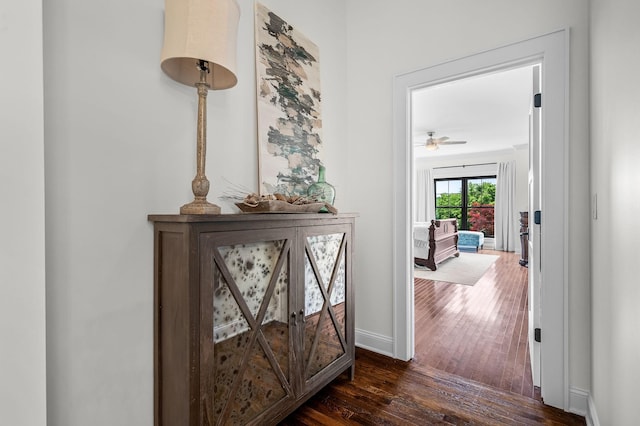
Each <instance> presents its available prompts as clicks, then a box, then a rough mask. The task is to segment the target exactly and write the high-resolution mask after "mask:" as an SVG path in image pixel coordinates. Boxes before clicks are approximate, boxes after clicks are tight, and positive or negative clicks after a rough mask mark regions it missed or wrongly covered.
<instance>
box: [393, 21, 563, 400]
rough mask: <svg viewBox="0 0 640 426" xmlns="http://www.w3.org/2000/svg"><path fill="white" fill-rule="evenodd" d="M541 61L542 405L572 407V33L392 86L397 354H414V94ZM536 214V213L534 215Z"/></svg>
mask: <svg viewBox="0 0 640 426" xmlns="http://www.w3.org/2000/svg"><path fill="white" fill-rule="evenodd" d="M536 62H539V63H541V64H542V93H543V101H542V102H543V104H542V105H543V108H542V123H543V126H542V150H541V151H542V152H541V159H542V167H543V173H542V179H541V186H542V225H541V230H542V235H544V238H543V240H542V242H541V251H542V255H541V259H540V260H541V262H542V265H543V271H542V274H541V282H542V295H541V296H542V297H541V299H542V300H541V306H542V318H541V328H542V345H541V346H542V347H541V364H542V373H541V391H542V397H543V399H544V402H545V403H546V404H548V405H551V406H554V407H558V408H561V409H565V410H566V409H568V402H569V387H568V384H569V378H568V374H569V368H568V342H569V339H568V297H567V294H568V271H567V268H566V265H567V259H568V255H567V241H568V227H567V212H568V201H567V197H566V196H565V194H567V193H568V191H567V187H568V155H567V152H568V124H567V123H568V116H569V115H568V107H569V102H568V99H569V66H568V62H569V31H568V30H560V31H556V32H553V33H550V34H546V35H543V36H540V37H536V38H532V39H529V40H525V41H522V42H518V43H514V44H510V45H507V46H504V47H500V48H497V49H493V50H489V51H486V52H482V53H478V54H475V55H472V56H468V57H465V58H461V59H458V60H454V61H450V62H446V63H443V64H439V65H436V66H433V67H429V68H425V69H421V70H417V71H414V72H410V73H407V74H402V75H399V76H397V77H396V78H395V79H394V90H393V140H392V141H393V155H394V158H393V168H394V171H393V180H394V182H393V193H394V195H393V199H394V201H393V204H394V205H393V227H394V228H393V295H394V302H393V304H394V311H393V321H394V324H393V354H394V356H395V357H396V358H399V359H403V360H409V359H411V358H412V357H413V355H414V311H413V309H414V306H413V303H414V300H413V281H412V279H411V278H412V267H413V261H412V257H413V244H412V235H411V232H412V227H413V224H412V212H413V199H412V192H413V187H412V186H413V174H414V170H413V144H412V143H411V133H410V129H411V122H410V121H411V119H410V103H411V91H412V90H414V89H417V88H421V87H427V86H432V85H437V84H441V83H445V82H448V81H454V80H458V79H461V78H466V77H471V76H474V75H479V74H485V73H488V72H491V71H499V70H502V69H508V68H513V67H517V66H521V65H528V64H532V63H536ZM531 219H533V218H531Z"/></svg>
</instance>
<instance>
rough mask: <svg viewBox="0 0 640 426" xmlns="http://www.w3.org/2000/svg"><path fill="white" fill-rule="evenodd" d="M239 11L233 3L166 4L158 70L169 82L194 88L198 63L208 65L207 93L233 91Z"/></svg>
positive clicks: (182, 0)
mask: <svg viewBox="0 0 640 426" xmlns="http://www.w3.org/2000/svg"><path fill="white" fill-rule="evenodd" d="M239 19H240V8H239V7H238V4H237V3H236V1H235V0H166V1H165V28H164V45H163V48H162V53H161V67H162V70H163V71H164V72H165V73H166V74H167V75H168V76H169V77H171V78H172V79H174V80H176V81H178V82H180V83H183V84H186V85H188V86H195V84H196V83H198V82H199V81H200V77H201V76H200V70H199V68H198V67H197V66H196V65H197V62H198V61H201V60H202V61H207V62H209V69H210V72H209V73H207V76H206V82H207V85H208V86H209V89H212V90H219V89H228V88H230V87H233V86H235V85H236V83H237V82H238V79H237V78H236V49H237V46H236V41H237V38H238V21H239Z"/></svg>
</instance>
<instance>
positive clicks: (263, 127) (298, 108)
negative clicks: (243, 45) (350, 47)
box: [255, 3, 322, 195]
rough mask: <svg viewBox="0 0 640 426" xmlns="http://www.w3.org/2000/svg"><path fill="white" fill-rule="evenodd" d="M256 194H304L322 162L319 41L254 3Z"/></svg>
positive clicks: (313, 180)
mask: <svg viewBox="0 0 640 426" xmlns="http://www.w3.org/2000/svg"><path fill="white" fill-rule="evenodd" d="M255 13H256V15H255V27H256V76H257V100H258V102H257V104H258V105H257V106H258V147H259V155H258V160H259V161H258V162H259V179H260V194H261V195H266V194H274V193H281V194H285V195H303V194H306V191H307V187H308V186H309V185H311V184H312V183H314V182H315V176H317V175H318V168H319V166H320V165H322V162H321V155H320V154H321V148H322V138H321V130H322V119H321V115H320V103H321V98H320V69H319V59H318V47H317V46H316V45H315V44H314V43H312V42H311V41H309V40H308V39H307V38H306V37H305V36H304V35H303V34H301V33H300V32H299V31H298V30H296V29H295V28H294V27H293V26H292V25H291V24H289V23H287V22H286V21H284V20H283V19H282V18H280V17H279V16H277V15H276V14H274V13H273V12H271V11H269V10H268V9H267V8H266V7H264V6H263V5H261V4H259V3H256V9H255Z"/></svg>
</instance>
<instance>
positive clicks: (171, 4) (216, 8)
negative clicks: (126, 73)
mask: <svg viewBox="0 0 640 426" xmlns="http://www.w3.org/2000/svg"><path fill="white" fill-rule="evenodd" d="M239 19H240V8H239V7H238V4H237V3H236V1H235V0H166V1H165V21H164V22H165V27H164V45H163V47H162V53H161V67H162V70H163V71H164V72H165V73H166V74H167V75H168V76H169V77H171V78H172V79H174V80H175V81H177V82H179V83H183V84H186V85H187V86H195V87H196V88H197V90H198V131H197V154H196V167H197V172H196V177H195V178H194V179H193V181H192V182H191V188H192V190H193V195H194V197H195V198H194V200H193V201H192V202H191V203H189V204H185V205H183V206H182V207H181V208H180V214H219V213H220V207H219V206H217V205H215V204H212V203H209V202H208V201H207V194H208V193H209V180H208V179H207V177H206V175H205V162H206V157H207V154H206V152H207V92H208V91H209V90H222V89H228V88H230V87H233V86H235V85H236V83H237V82H238V79H237V77H236V40H237V34H238V21H239Z"/></svg>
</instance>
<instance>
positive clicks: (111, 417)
mask: <svg viewBox="0 0 640 426" xmlns="http://www.w3.org/2000/svg"><path fill="white" fill-rule="evenodd" d="M44 3H45V4H44V40H45V46H44V51H45V62H44V63H45V70H46V71H45V131H46V135H47V149H46V156H45V163H46V183H47V187H46V207H47V222H46V226H47V228H46V229H47V233H46V237H47V243H46V244H47V245H46V247H47V256H48V267H47V280H48V292H47V310H48V312H47V332H48V350H47V361H48V363H49V372H50V374H49V380H48V391H49V393H48V395H49V400H48V403H49V412H48V420H49V424H51V425H53V426H57V425H65V426H85V425H89V424H91V425H95V426H99V425H136V426H138V425H151V424H152V423H153V334H152V333H153V324H152V319H153V316H152V312H153V258H152V254H153V253H152V251H153V242H152V226H151V224H149V223H148V222H147V214H150V213H177V212H178V209H179V207H180V205H182V204H184V203H186V202H189V201H191V200H192V198H193V195H192V194H191V180H192V178H193V176H194V175H195V140H196V135H195V134H196V108H197V102H196V92H195V89H190V88H188V87H186V86H182V85H180V84H178V83H175V82H174V81H172V80H170V79H169V78H168V77H167V76H165V75H164V74H163V73H162V71H161V70H160V65H159V58H160V48H161V43H162V34H163V31H162V27H163V7H164V5H163V2H162V1H161V0H139V1H134V2H132V1H130V0H112V1H107V2H105V1H97V0H86V1H81V2H78V1H75V0H48V1H46V2H44ZM239 4H240V7H241V11H242V16H241V21H240V30H239V43H238V44H239V46H238V70H239V71H238V79H239V83H238V85H237V86H236V87H234V88H233V89H230V90H226V91H221V92H210V94H209V96H208V142H209V144H208V152H207V154H208V158H207V176H208V177H209V180H210V181H211V182H212V190H211V192H210V194H209V199H210V200H212V201H214V202H217V203H218V204H220V205H221V206H222V207H223V212H230V211H232V210H231V209H232V206H230V204H228V203H226V202H224V201H222V200H220V199H219V197H220V195H221V194H222V193H223V192H224V190H226V189H229V184H227V183H226V182H225V181H224V180H223V178H225V179H227V180H228V181H230V182H232V183H233V184H237V185H243V186H245V187H248V188H254V189H255V190H257V180H258V177H257V161H258V159H257V141H256V117H255V115H256V108H255V68H254V48H253V46H254V41H253V2H251V1H246V0H240V1H239ZM263 4H265V5H266V6H267V7H269V8H270V9H271V10H273V11H274V12H276V13H277V14H279V15H280V16H281V17H283V18H284V19H286V20H288V21H289V22H291V23H292V24H294V25H295V26H296V27H298V28H299V29H300V30H301V31H302V32H303V33H304V34H305V35H306V36H308V37H309V38H310V39H311V40H312V41H314V42H315V43H316V44H318V46H319V49H320V63H321V80H322V81H321V84H322V94H323V105H322V108H323V125H324V126H323V127H324V128H323V132H324V133H323V136H324V142H325V144H326V149H325V151H324V162H325V164H326V166H327V180H328V181H329V182H331V183H332V184H334V185H335V187H336V189H337V197H336V205H337V207H338V208H340V209H344V206H345V199H346V194H347V189H348V181H347V157H346V155H345V153H346V148H345V147H346V144H347V138H346V134H347V120H346V113H347V110H346V102H345V99H346V98H345V97H346V93H347V81H346V70H345V63H346V47H345V38H346V21H345V16H346V13H345V6H344V4H343V2H342V1H339V0H330V1H322V2H319V1H317V2H300V1H293V0H269V1H267V0H265V1H264V2H263Z"/></svg>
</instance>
